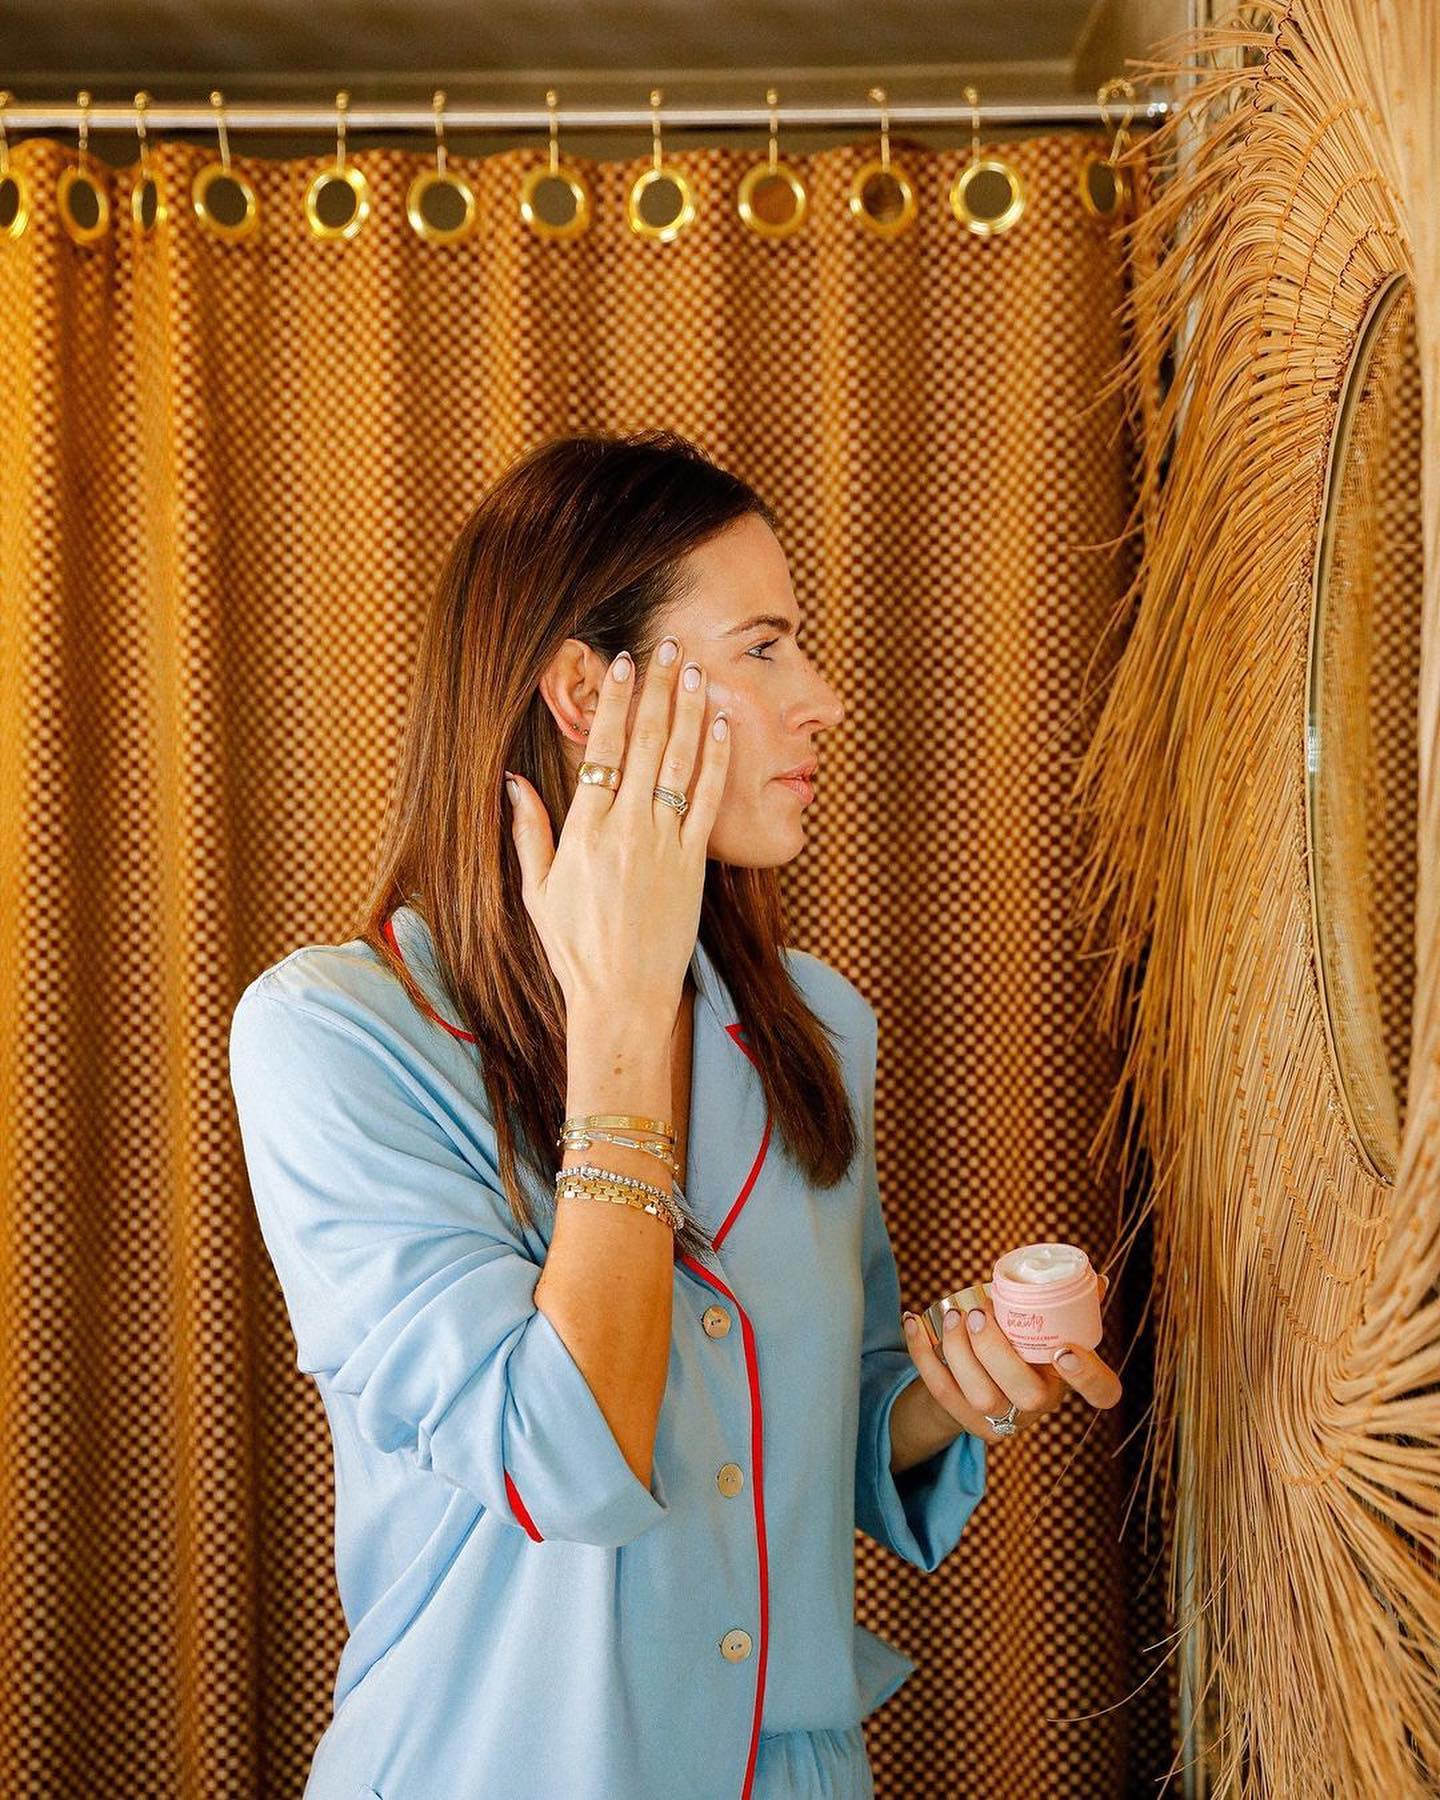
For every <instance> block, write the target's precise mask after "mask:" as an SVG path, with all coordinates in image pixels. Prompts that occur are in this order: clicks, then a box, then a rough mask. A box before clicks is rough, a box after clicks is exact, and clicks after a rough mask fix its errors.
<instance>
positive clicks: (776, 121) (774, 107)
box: [765, 87, 780, 175]
mask: <svg viewBox="0 0 1440 1800" xmlns="http://www.w3.org/2000/svg"><path fill="white" fill-rule="evenodd" d="M765 104H766V106H768V107H769V109H770V156H769V163H770V173H771V174H772V175H773V174H774V173H775V170H776V167H777V165H778V163H779V149H778V145H779V142H780V95H779V92H778V90H777V89H775V88H773V87H771V88H766V90H765Z"/></svg>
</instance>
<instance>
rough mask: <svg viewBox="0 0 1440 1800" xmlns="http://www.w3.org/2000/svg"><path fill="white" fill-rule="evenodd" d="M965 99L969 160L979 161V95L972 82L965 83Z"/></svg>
mask: <svg viewBox="0 0 1440 1800" xmlns="http://www.w3.org/2000/svg"><path fill="white" fill-rule="evenodd" d="M965 98H966V100H968V101H969V103H970V160H971V162H972V163H977V162H979V160H980V93H979V90H978V89H977V88H976V86H975V84H974V82H968V81H967V82H966V84H965Z"/></svg>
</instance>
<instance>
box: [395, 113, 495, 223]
mask: <svg viewBox="0 0 1440 1800" xmlns="http://www.w3.org/2000/svg"><path fill="white" fill-rule="evenodd" d="M431 104H432V105H433V107H434V109H435V167H434V168H433V169H422V170H421V171H420V173H419V174H418V175H417V176H416V177H415V179H414V180H413V181H412V182H411V183H410V186H409V188H408V189H407V190H406V194H405V217H406V218H407V219H408V220H409V221H410V229H411V230H412V231H413V232H414V233H415V235H416V236H417V237H419V238H423V239H424V240H425V242H426V243H427V244H456V243H459V242H460V241H461V239H463V238H467V237H469V236H470V234H471V232H473V231H474V229H475V226H476V223H477V221H478V219H479V216H480V207H479V202H478V201H477V200H476V198H475V190H474V188H472V187H471V186H470V183H469V182H468V181H465V180H464V179H463V178H462V177H461V176H459V175H452V174H451V173H450V172H449V170H448V169H447V168H446V164H445V94H444V90H443V89H441V88H437V89H436V90H435V96H434V99H433V100H432V102H431Z"/></svg>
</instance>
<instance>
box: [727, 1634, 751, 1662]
mask: <svg viewBox="0 0 1440 1800" xmlns="http://www.w3.org/2000/svg"><path fill="white" fill-rule="evenodd" d="M720 1654H721V1655H722V1656H723V1657H725V1658H726V1660H727V1661H729V1662H743V1661H744V1660H745V1658H746V1657H747V1656H748V1655H749V1654H750V1633H749V1632H748V1631H727V1632H726V1633H725V1635H724V1637H723V1638H721V1640H720Z"/></svg>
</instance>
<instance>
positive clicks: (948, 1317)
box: [945, 1306, 960, 1331]
mask: <svg viewBox="0 0 1440 1800" xmlns="http://www.w3.org/2000/svg"><path fill="white" fill-rule="evenodd" d="M959 1327H960V1309H959V1307H957V1306H947V1307H946V1308H945V1329H946V1331H957V1330H958V1329H959Z"/></svg>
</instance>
